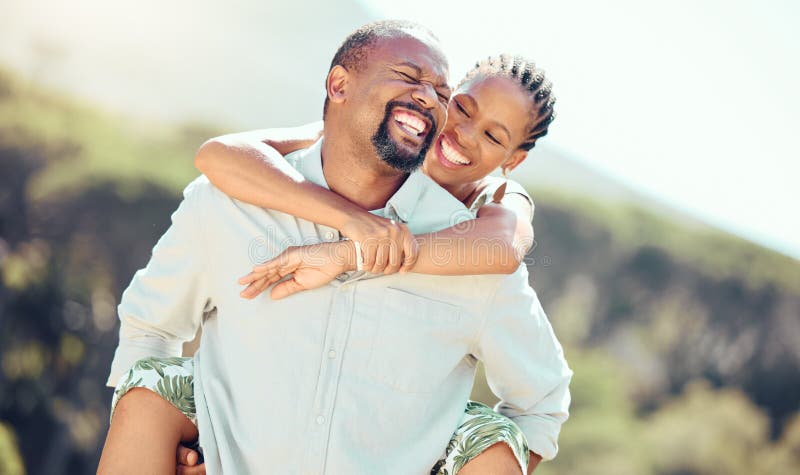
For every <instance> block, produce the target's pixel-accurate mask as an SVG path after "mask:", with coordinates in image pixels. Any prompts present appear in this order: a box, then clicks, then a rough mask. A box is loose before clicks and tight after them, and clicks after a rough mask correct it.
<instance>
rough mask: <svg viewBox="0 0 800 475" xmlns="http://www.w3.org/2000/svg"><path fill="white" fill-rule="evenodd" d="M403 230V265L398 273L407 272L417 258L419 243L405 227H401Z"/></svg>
mask: <svg viewBox="0 0 800 475" xmlns="http://www.w3.org/2000/svg"><path fill="white" fill-rule="evenodd" d="M403 228H404V236H403V265H402V266H401V267H400V272H409V271H411V269H413V268H414V265H415V264H416V263H417V259H418V258H419V243H418V242H417V239H416V238H415V237H414V235H413V234H411V231H410V230H409V229H408V227H407V226H406V225H403Z"/></svg>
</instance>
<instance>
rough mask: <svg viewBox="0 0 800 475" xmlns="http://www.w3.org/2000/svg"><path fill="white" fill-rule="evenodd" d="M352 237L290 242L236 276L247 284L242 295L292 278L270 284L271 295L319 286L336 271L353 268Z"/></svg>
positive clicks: (333, 275)
mask: <svg viewBox="0 0 800 475" xmlns="http://www.w3.org/2000/svg"><path fill="white" fill-rule="evenodd" d="M355 266H356V264H355V247H354V244H353V241H339V242H326V243H321V244H314V245H311V246H290V247H288V248H286V250H284V251H283V252H282V253H280V254H278V255H277V256H276V257H275V258H273V259H271V260H269V261H267V262H265V263H263V264H260V265H257V266H255V267H253V271H252V272H250V273H249V274H247V275H246V276H244V277H241V278H240V279H239V284H241V285H247V287H246V288H245V289H244V290H243V291H242V292H241V294H240V295H241V296H242V297H243V298H246V299H252V298H254V297H256V296H258V295H259V294H260V293H261V292H263V291H264V289H266V288H267V287H269V286H270V285H272V284H274V283H275V282H278V281H279V280H281V279H283V278H284V277H286V276H287V275H291V278H290V279H288V280H285V281H283V282H281V283H280V284H278V285H276V286H275V287H273V289H272V291H271V292H270V295H271V296H272V298H273V299H281V298H284V297H286V296H289V295H292V294H294V293H297V292H300V291H302V290H310V289H315V288H317V287H322V286H323V285H325V284H327V283H328V282H330V281H332V280H333V279H335V278H336V276H337V275H339V274H341V273H343V272H347V271H349V270H355Z"/></svg>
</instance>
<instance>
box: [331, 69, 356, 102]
mask: <svg viewBox="0 0 800 475" xmlns="http://www.w3.org/2000/svg"><path fill="white" fill-rule="evenodd" d="M349 82H350V73H349V72H348V71H347V70H346V69H344V67H342V66H341V65H339V64H337V65H336V66H334V67H333V68H332V69H331V70H330V72H329V73H328V77H327V79H326V80H325V87H326V89H327V92H328V100H329V101H331V102H334V103H336V104H341V103H343V102H344V101H345V98H346V97H347V91H349V89H350V88H349V87H348V85H349Z"/></svg>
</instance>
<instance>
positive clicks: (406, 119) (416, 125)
mask: <svg viewBox="0 0 800 475" xmlns="http://www.w3.org/2000/svg"><path fill="white" fill-rule="evenodd" d="M394 120H395V122H397V124H398V125H400V127H401V128H402V129H403V130H405V131H406V132H408V133H410V134H411V135H420V134H422V132H425V122H424V121H422V120H421V119H420V118H418V117H415V116H413V115H411V114H406V113H403V112H397V113H395V114H394Z"/></svg>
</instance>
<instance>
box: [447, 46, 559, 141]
mask: <svg viewBox="0 0 800 475" xmlns="http://www.w3.org/2000/svg"><path fill="white" fill-rule="evenodd" d="M477 76H484V77H492V76H496V77H506V78H509V79H512V80H515V81H517V82H519V85H520V87H521V88H522V89H523V90H524V91H525V92H527V93H528V94H529V96H530V99H531V122H530V125H529V128H528V135H527V137H526V138H525V140H524V141H523V142H522V144H521V145H520V146H519V148H521V149H522V150H526V151H528V150H530V149H532V148H533V146H534V145H536V140H537V139H539V138H540V137H544V136H545V135H547V128H548V127H549V126H550V123H551V122H553V119H555V118H556V113H555V111H554V110H553V105H554V104H555V103H556V97H555V96H554V95H553V94H552V89H553V83H551V82H550V81H549V80H548V79H547V78H546V77H545V76H544V71H543V70H542V69H539V68H537V67H536V65H535V64H534V63H533V61H528V60H527V59H525V58H523V57H522V56H512V55H509V54H502V55H500V56H490V57H488V58H487V59H484V60H483V61H479V62H477V63H475V67H474V68H472V70H471V71H470V72H468V73H467V75H466V76H464V79H462V80H461V82H460V83H459V84H458V87H457V88H456V89H458V88H460V87H461V86H462V85H463V84H465V83H466V82H469V81H471V80H472V79H474V78H475V77H477Z"/></svg>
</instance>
